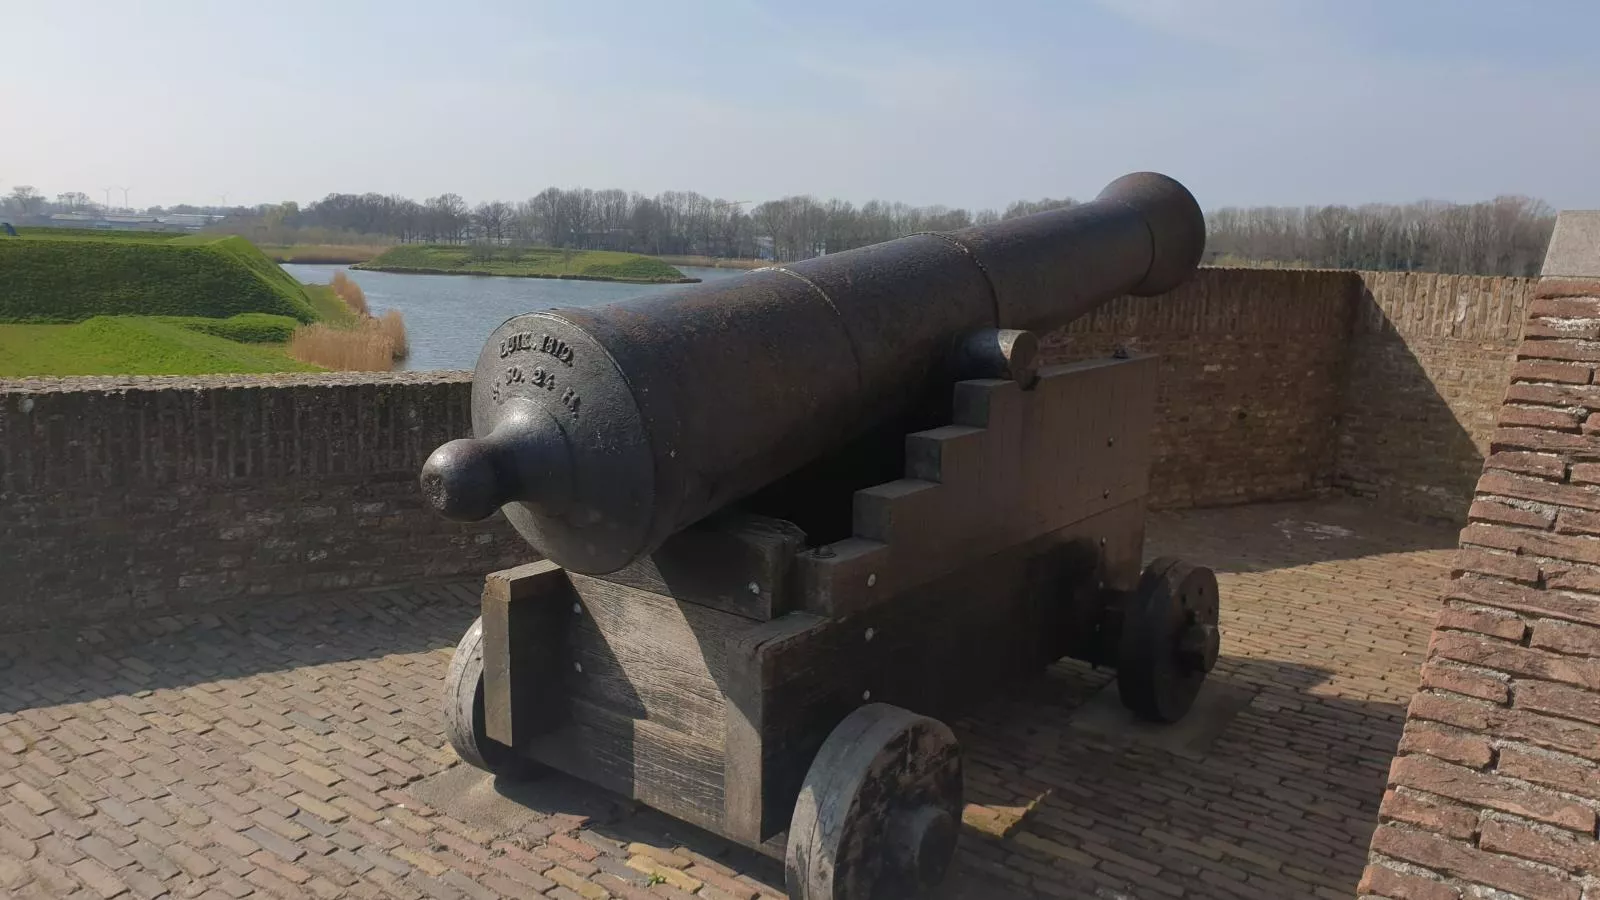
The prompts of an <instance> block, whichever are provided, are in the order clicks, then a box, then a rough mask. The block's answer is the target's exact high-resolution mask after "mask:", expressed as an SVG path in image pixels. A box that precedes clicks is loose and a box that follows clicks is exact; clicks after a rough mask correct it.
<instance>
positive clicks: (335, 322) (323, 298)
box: [301, 284, 360, 328]
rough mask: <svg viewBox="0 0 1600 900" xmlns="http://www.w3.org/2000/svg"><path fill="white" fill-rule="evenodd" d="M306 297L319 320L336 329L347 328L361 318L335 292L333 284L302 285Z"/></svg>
mask: <svg viewBox="0 0 1600 900" xmlns="http://www.w3.org/2000/svg"><path fill="white" fill-rule="evenodd" d="M301 287H302V288H305V291H306V296H307V297H309V298H311V308H312V309H314V310H316V311H317V318H318V320H320V321H322V322H324V323H326V324H328V325H332V326H333V327H335V328H347V327H349V326H352V325H354V324H356V321H357V320H358V319H359V318H360V317H359V316H357V315H356V311H355V310H353V309H351V308H350V306H349V304H347V303H345V302H344V300H342V299H340V297H339V295H338V294H336V293H334V292H333V285H331V284H302V285H301Z"/></svg>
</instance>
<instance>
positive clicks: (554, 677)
mask: <svg viewBox="0 0 1600 900" xmlns="http://www.w3.org/2000/svg"><path fill="white" fill-rule="evenodd" d="M575 600H576V594H574V593H573V591H572V585H571V583H570V582H569V581H568V580H567V573H566V572H565V570H563V569H562V568H561V567H560V566H557V565H556V564H554V563H552V562H548V561H541V562H536V563H529V564H527V565H523V566H517V567H516V568H512V569H505V570H502V571H499V572H493V573H491V574H490V575H488V576H487V577H486V578H485V579H484V584H483V599H482V604H481V611H482V615H483V712H484V732H485V733H486V734H487V735H488V736H489V737H490V738H492V739H494V740H496V741H499V742H500V743H502V744H505V745H506V746H508V747H521V746H523V745H525V744H526V743H527V742H528V741H530V740H532V738H533V737H534V736H535V735H538V734H540V733H542V732H544V731H547V730H549V729H551V728H554V727H556V726H557V725H558V724H559V722H560V719H561V715H562V704H561V702H560V700H561V698H560V696H559V695H560V687H559V685H560V683H561V677H562V676H561V673H562V670H563V668H564V664H565V654H564V646H565V640H564V633H565V630H566V626H567V623H568V621H569V613H568V612H567V611H568V609H569V608H570V607H571V605H572V604H573V602H575Z"/></svg>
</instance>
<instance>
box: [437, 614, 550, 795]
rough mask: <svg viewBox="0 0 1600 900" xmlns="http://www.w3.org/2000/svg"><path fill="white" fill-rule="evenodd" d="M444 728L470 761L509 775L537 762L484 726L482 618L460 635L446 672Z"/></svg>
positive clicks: (523, 773) (524, 772)
mask: <svg viewBox="0 0 1600 900" xmlns="http://www.w3.org/2000/svg"><path fill="white" fill-rule="evenodd" d="M444 730H445V734H446V735H447V736H448V737H449V738H450V746H451V747H454V748H455V751H456V755H457V756H460V757H461V758H462V760H464V761H466V763H467V764H468V765H471V766H473V767H475V768H479V769H482V770H484V771H485V772H489V773H490V774H493V775H495V776H498V777H501V778H507V779H518V778H525V777H528V776H529V775H532V774H534V773H535V772H536V771H537V769H538V766H537V765H536V764H535V763H533V762H532V761H530V760H527V759H524V758H522V757H520V756H518V755H517V754H516V753H515V752H513V751H512V749H511V748H510V747H507V746H506V745H505V744H502V743H500V742H498V741H494V740H491V739H490V738H489V737H488V736H487V735H486V734H484V730H483V619H482V617H479V618H477V619H475V620H473V622H472V627H471V628H468V629H467V633H466V634H464V635H462V636H461V642H460V643H459V644H457V645H456V652H455V655H454V656H452V657H450V669H449V671H448V672H447V673H446V674H445V702H444Z"/></svg>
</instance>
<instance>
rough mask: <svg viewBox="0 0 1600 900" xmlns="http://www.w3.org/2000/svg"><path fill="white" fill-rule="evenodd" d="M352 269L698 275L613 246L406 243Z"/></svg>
mask: <svg viewBox="0 0 1600 900" xmlns="http://www.w3.org/2000/svg"><path fill="white" fill-rule="evenodd" d="M351 268H353V269H373V270H376V271H379V272H412V273H418V274H430V275H510V276H515V277H520V278H575V279H584V280H592V281H628V282H637V283H642V284H661V283H678V282H685V281H693V280H695V279H692V278H687V277H685V276H684V274H683V273H682V272H680V271H678V270H677V269H675V268H673V267H672V266H670V265H667V264H666V263H664V262H662V261H661V260H659V259H656V258H655V257H652V256H641V255H639V254H637V253H616V252H612V251H610V250H571V251H568V250H557V249H552V248H550V247H492V248H491V247H483V246H473V247H462V246H441V245H437V244H403V245H401V246H398V247H390V248H389V249H388V250H385V251H384V252H383V253H381V254H379V255H378V256H377V257H375V258H373V259H372V260H371V261H370V262H364V263H359V264H357V265H354V266H351Z"/></svg>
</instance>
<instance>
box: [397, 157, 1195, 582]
mask: <svg viewBox="0 0 1600 900" xmlns="http://www.w3.org/2000/svg"><path fill="white" fill-rule="evenodd" d="M1204 246H1205V220H1204V217H1203V216H1202V214H1201V211H1200V207H1199V205H1198V204H1197V203H1196V202H1195V199H1194V197H1193V196H1192V195H1191V194H1190V193H1189V191H1188V190H1187V189H1185V188H1184V187H1183V186H1182V185H1181V184H1179V183H1178V182H1176V181H1174V180H1172V179H1171V178H1168V177H1166V176H1164V175H1158V174H1155V173H1148V172H1142V173H1136V174H1132V175H1127V176H1124V177H1122V178H1119V179H1117V180H1116V181H1113V182H1112V183H1111V184H1110V185H1108V186H1107V187H1106V188H1105V190H1103V191H1102V192H1101V193H1100V195H1099V196H1098V197H1097V198H1096V199H1094V200H1093V201H1091V202H1088V203H1085V204H1082V205H1079V206H1074V207H1069V208H1066V209H1060V210H1054V211H1050V212H1044V213H1039V214H1036V215H1031V216H1025V217H1021V218H1016V219H1011V220H1007V221H1003V222H999V223H995V224H992V225H980V226H974V227H972V228H965V229H962V230H959V231H953V232H944V233H922V234H913V235H907V236H905V237H902V238H898V239H895V240H892V241H886V242H884V243H880V244H874V245H871V246H867V247H861V248H859V249H856V250H850V251H846V252H842V253H837V254H830V255H827V256H822V257H817V258H814V259H808V260H805V261H803V262H798V263H793V264H784V265H779V266H774V267H771V268H766V269H758V270H755V271H752V272H750V273H748V274H746V275H742V276H739V277H736V278H729V279H725V280H721V281H717V282H713V283H708V284H700V285H696V286H693V287H688V288H683V289H679V290H674V291H671V292H665V293H661V294H656V295H653V296H648V297H641V298H635V299H630V300H623V301H619V302H615V303H610V304H606V305H603V306H594V307H583V308H556V309H546V310H540V311H536V312H531V313H527V314H525V315H520V316H516V317H514V318H511V319H509V320H507V321H506V322H505V323H504V324H502V325H501V326H500V327H499V328H498V329H496V330H495V332H494V333H493V334H492V335H491V336H490V337H489V340H488V342H487V343H486V344H485V346H484V348H483V351H482V353H481V354H480V356H479V358H478V364H477V369H476V372H475V374H474V378H473V402H472V416H473V433H474V435H475V437H472V438H466V439H461V440H456V441H451V442H450V443H448V444H445V445H444V446H442V447H440V448H439V449H438V450H436V451H434V453H433V455H432V456H430V457H429V459H428V461H427V464H426V465H425V466H424V468H423V471H422V486H423V492H424V496H425V497H426V499H427V501H428V503H429V504H430V505H431V506H432V507H433V508H434V509H435V510H437V511H438V512H439V513H441V514H443V515H446V516H449V517H451V518H454V519H460V520H466V521H470V520H476V519H482V518H484V517H486V516H488V515H490V514H492V513H493V512H494V511H495V510H497V509H498V510H502V511H503V512H504V513H505V515H506V517H507V518H508V519H509V520H510V521H511V522H512V524H513V525H514V526H515V527H516V528H517V530H518V531H519V532H520V533H521V534H522V535H523V536H524V537H525V538H526V539H527V540H528V541H529V542H530V543H531V544H532V545H533V546H534V547H535V548H536V549H537V550H538V551H539V552H541V553H542V554H543V555H544V556H545V557H547V558H549V559H551V560H553V561H554V562H556V563H558V564H560V565H562V566H565V567H567V568H569V569H572V570H574V571H577V572H583V573H587V574H605V573H609V572H614V571H616V570H617V569H620V568H623V567H625V566H627V565H629V564H630V563H632V562H634V561H636V560H638V559H640V558H641V557H643V556H645V555H647V554H649V553H650V552H651V551H653V550H654V549H655V548H656V547H658V546H659V545H660V544H661V542H662V541H664V540H665V539H666V538H667V537H668V536H670V535H671V534H672V533H674V532H675V531H678V530H679V529H681V528H683V527H685V526H687V525H690V524H692V523H694V522H695V521H698V520H699V519H701V518H703V517H705V516H706V515H708V514H710V513H712V512H715V511H716V510H718V509H720V508H722V507H723V506H725V505H727V504H729V503H732V502H734V501H736V500H738V499H740V498H742V497H746V496H748V495H750V494H751V493H753V492H755V491H757V490H759V489H761V488H762V487H764V486H766V485H769V484H771V483H773V482H774V481H776V480H778V479H780V478H782V477H784V476H785V475H787V474H789V473H791V472H794V471H795V470H797V469H799V468H800V467H802V466H804V465H805V464H807V463H808V462H811V461H814V460H816V459H818V458H820V457H823V456H825V455H827V454H829V453H830V452H834V451H836V450H838V449H839V448H840V447H842V446H844V445H846V444H847V443H849V442H850V441H851V440H852V439H854V438H856V437H858V436H859V435H861V434H863V433H864V432H866V431H867V430H869V429H871V428H872V427H874V426H878V425H882V424H883V423H884V422H886V421H899V420H902V419H904V418H905V417H907V416H908V415H909V414H910V413H911V411H912V410H915V409H919V408H923V407H924V406H925V405H926V404H927V403H928V402H929V399H930V397H935V396H937V392H938V391H941V390H945V391H947V390H948V388H949V385H950V383H951V381H952V380H955V379H959V378H970V377H1014V376H1015V375H1016V374H1017V373H1018V371H1021V370H1025V369H1027V368H1028V367H1029V366H1031V360H1032V354H1033V353H1034V352H1035V350H1036V347H1037V342H1036V340H1035V338H1034V336H1033V335H1030V334H1025V333H1024V332H1044V331H1048V330H1051V329H1054V328H1057V327H1059V326H1061V325H1063V324H1066V323H1067V322H1070V321H1071V320H1073V319H1076V318H1078V317H1080V316H1083V315H1085V314H1087V313H1089V312H1090V311H1092V310H1093V309H1094V308H1095V307H1097V306H1099V305H1101V304H1103V303H1105V302H1107V301H1110V300H1112V299H1115V298H1116V297H1119V296H1123V295H1126V294H1134V295H1139V296H1151V295H1155V294H1161V293H1165V292H1167V291H1170V290H1172V289H1173V288H1176V287H1177V286H1178V285H1180V284H1181V283H1183V282H1184V281H1185V280H1186V279H1187V278H1189V277H1190V275H1191V274H1192V273H1193V272H1194V270H1195V268H1196V267H1197V266H1198V265H1199V262H1200V258H1201V254H1202V251H1203V249H1204Z"/></svg>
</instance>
